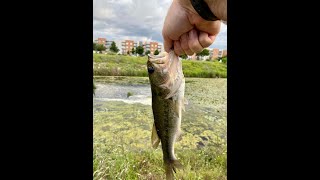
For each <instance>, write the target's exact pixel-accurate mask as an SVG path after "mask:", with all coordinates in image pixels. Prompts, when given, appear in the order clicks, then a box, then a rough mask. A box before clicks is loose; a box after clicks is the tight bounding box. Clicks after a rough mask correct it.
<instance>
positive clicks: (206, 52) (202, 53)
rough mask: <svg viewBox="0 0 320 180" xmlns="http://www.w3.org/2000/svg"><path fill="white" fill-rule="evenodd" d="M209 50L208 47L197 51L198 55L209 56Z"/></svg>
mask: <svg viewBox="0 0 320 180" xmlns="http://www.w3.org/2000/svg"><path fill="white" fill-rule="evenodd" d="M209 54H210V53H209V50H208V49H203V51H201V52H200V53H197V56H209Z"/></svg>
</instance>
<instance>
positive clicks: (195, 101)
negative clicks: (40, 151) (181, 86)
mask: <svg viewBox="0 0 320 180" xmlns="http://www.w3.org/2000/svg"><path fill="white" fill-rule="evenodd" d="M95 80H96V82H97V83H101V82H108V83H120V84H122V83H124V84H127V83H128V82H129V81H130V82H131V83H130V84H135V85H138V84H140V82H143V84H144V82H145V80H148V78H147V77H104V78H98V79H95ZM199 86H201V88H199ZM226 87H227V80H226V79H208V78H206V79H205V78H186V92H185V97H186V98H187V99H188V101H189V102H190V103H189V105H186V111H185V112H183V113H182V124H181V129H182V132H183V135H182V140H181V141H179V142H176V143H175V154H176V156H177V158H178V159H179V160H180V162H181V164H183V166H184V169H183V170H181V169H178V170H177V173H176V174H175V176H176V179H177V180H178V179H184V180H189V179H190V180H191V179H201V180H212V179H214V180H227V141H226V139H227V120H226V117H227V114H226V102H227V101H226V99H227V88H226ZM93 110H94V122H93V134H94V135H93V179H94V180H100V179H101V180H102V179H133V180H140V179H141V180H142V179H145V180H160V179H165V172H164V169H163V160H162V151H161V147H160V146H161V144H160V146H159V147H158V148H157V149H156V150H154V149H153V148H152V147H151V140H150V138H151V127H152V125H153V114H152V108H151V106H150V105H143V104H139V103H138V104H127V103H124V102H118V101H112V102H108V101H105V102H103V101H94V104H93Z"/></svg>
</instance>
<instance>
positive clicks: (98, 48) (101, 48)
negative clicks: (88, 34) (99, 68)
mask: <svg viewBox="0 0 320 180" xmlns="http://www.w3.org/2000/svg"><path fill="white" fill-rule="evenodd" d="M93 48H95V49H93V50H96V51H100V52H101V51H105V50H106V47H105V46H104V45H103V44H95V43H94V44H93Z"/></svg>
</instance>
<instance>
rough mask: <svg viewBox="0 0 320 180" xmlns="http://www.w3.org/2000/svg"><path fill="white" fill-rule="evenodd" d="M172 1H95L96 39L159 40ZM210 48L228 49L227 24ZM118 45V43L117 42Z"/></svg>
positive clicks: (161, 41) (94, 36)
mask: <svg viewBox="0 0 320 180" xmlns="http://www.w3.org/2000/svg"><path fill="white" fill-rule="evenodd" d="M171 2H172V0H148V1H147V0H93V39H94V40H95V39H97V38H98V37H102V38H106V39H107V40H108V41H109V40H112V41H118V42H120V41H122V40H126V39H128V40H134V41H157V42H160V43H163V39H162V33H161V32H162V27H163V22H164V19H165V16H166V13H167V11H168V9H169V7H170V5H171ZM221 24H222V25H221V28H220V33H219V34H218V36H217V37H216V40H215V41H214V43H213V44H212V45H211V46H210V47H209V48H219V49H227V25H225V24H223V23H221ZM117 44H118V43H117Z"/></svg>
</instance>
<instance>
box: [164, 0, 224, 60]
mask: <svg viewBox="0 0 320 180" xmlns="http://www.w3.org/2000/svg"><path fill="white" fill-rule="evenodd" d="M219 1H225V0H219ZM216 4H217V3H216ZM220 4H221V3H220ZM209 5H211V6H212V3H211V4H209ZM211 6H210V8H211ZM216 7H217V6H216ZM225 9H226V8H225ZM220 12H224V11H220ZM225 14H226V10H225ZM216 16H217V15H216ZM220 17H222V18H221V19H223V20H226V16H224V14H223V15H221V16H220ZM220 17H219V18H220ZM220 26H221V21H220V20H217V21H207V20H204V19H203V18H202V17H201V16H200V15H199V14H198V13H197V12H196V11H195V10H194V8H193V7H192V5H191V3H190V1H189V0H173V2H172V4H171V6H170V8H169V10H168V13H167V16H166V19H165V22H164V26H163V29H162V35H163V38H164V49H165V51H167V52H169V50H170V49H171V48H173V49H174V51H175V53H176V54H177V55H181V54H187V55H193V54H194V53H198V52H201V51H202V50H203V49H204V48H206V47H209V46H210V45H211V44H212V43H213V42H214V40H215V38H216V36H217V35H218V33H219V31H220Z"/></svg>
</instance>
